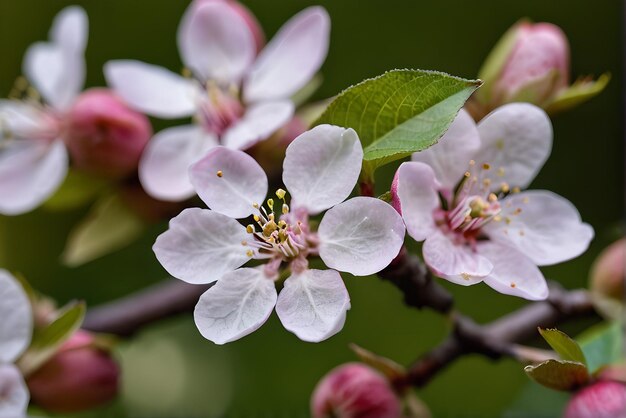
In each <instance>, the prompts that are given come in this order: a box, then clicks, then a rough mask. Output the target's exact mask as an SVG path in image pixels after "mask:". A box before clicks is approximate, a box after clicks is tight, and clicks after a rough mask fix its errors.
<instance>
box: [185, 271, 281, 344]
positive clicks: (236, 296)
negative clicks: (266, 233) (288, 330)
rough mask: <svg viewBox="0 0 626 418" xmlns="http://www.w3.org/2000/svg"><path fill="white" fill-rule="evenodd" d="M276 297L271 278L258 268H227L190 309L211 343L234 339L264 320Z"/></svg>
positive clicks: (270, 311)
mask: <svg viewBox="0 0 626 418" xmlns="http://www.w3.org/2000/svg"><path fill="white" fill-rule="evenodd" d="M276 297H277V295H276V287H275V285H274V281H273V280H271V279H270V278H268V277H266V276H265V274H263V270H262V269H255V268H241V269H237V270H235V271H231V272H230V273H226V274H225V275H224V276H223V277H222V278H221V279H220V281H218V282H217V283H216V284H215V285H214V286H213V287H212V288H210V289H209V290H207V291H206V292H204V294H203V295H202V296H200V300H199V301H198V304H197V305H196V309H195V311H194V319H195V321H196V326H197V327H198V330H200V333H201V334H202V336H203V337H204V338H206V339H207V340H210V341H213V342H214V343H215V344H226V343H228V342H231V341H235V340H238V339H240V338H242V337H245V336H246V335H248V334H250V333H252V332H254V331H256V330H257V329H259V327H260V326H261V325H263V324H264V323H265V321H267V318H269V316H270V314H271V313H272V310H273V309H274V306H276Z"/></svg>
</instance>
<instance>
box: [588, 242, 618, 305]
mask: <svg viewBox="0 0 626 418" xmlns="http://www.w3.org/2000/svg"><path fill="white" fill-rule="evenodd" d="M624 263H626V238H622V239H620V240H619V241H616V242H614V243H613V244H611V245H610V246H609V247H607V248H606V249H605V250H604V251H602V253H601V254H600V256H599V257H598V258H597V259H596V261H595V263H594V264H593V267H592V268H591V290H592V291H593V292H595V293H598V294H601V295H603V296H606V297H608V298H611V299H617V300H619V301H622V300H623V298H624V276H625V274H626V271H625V270H626V266H625V265H624Z"/></svg>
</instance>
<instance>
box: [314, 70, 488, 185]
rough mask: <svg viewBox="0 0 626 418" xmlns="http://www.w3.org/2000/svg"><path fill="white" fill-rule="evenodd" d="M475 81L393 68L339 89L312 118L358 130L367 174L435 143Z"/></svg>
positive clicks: (320, 121) (436, 73) (366, 175)
mask: <svg viewBox="0 0 626 418" xmlns="http://www.w3.org/2000/svg"><path fill="white" fill-rule="evenodd" d="M480 83H481V82H480V81H479V80H466V79H463V78H458V77H453V76H451V75H448V74H445V73H440V72H435V71H423V70H393V71H389V72H387V73H385V74H383V75H381V76H379V77H376V78H372V79H369V80H365V81H363V82H361V83H360V84H357V85H355V86H353V87H350V88H348V89H346V90H344V91H343V92H342V93H340V94H339V95H338V96H337V98H336V99H335V100H333V102H332V103H331V104H330V105H329V106H328V108H327V109H326V111H325V112H324V113H323V114H322V116H321V117H320V118H319V119H318V120H317V122H316V123H315V124H316V125H319V124H323V123H328V124H332V125H338V126H343V127H346V128H353V129H354V130H355V131H356V132H357V133H358V135H359V138H360V139H361V143H362V144H363V149H364V157H363V159H364V164H363V170H364V172H365V177H366V178H367V177H371V176H372V173H373V172H374V171H375V170H376V168H378V167H380V166H382V165H384V164H388V163H390V162H392V161H396V160H399V159H401V158H404V157H407V156H409V155H411V154H412V153H414V152H416V151H421V150H423V149H426V148H428V147H430V146H431V145H433V144H435V143H436V142H437V140H438V139H439V138H440V137H441V136H442V135H443V134H444V133H445V132H446V130H447V129H448V127H449V126H450V124H451V123H452V121H453V120H454V118H455V116H456V114H457V113H458V111H459V110H460V109H461V108H462V107H463V104H464V103H465V101H466V100H467V99H468V98H469V96H470V95H471V94H472V93H473V92H474V91H475V90H476V89H477V88H478V87H479V86H480Z"/></svg>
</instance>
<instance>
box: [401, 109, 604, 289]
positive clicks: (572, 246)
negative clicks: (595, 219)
mask: <svg viewBox="0 0 626 418" xmlns="http://www.w3.org/2000/svg"><path fill="white" fill-rule="evenodd" d="M551 147H552V125H551V123H550V119H549V118H548V116H547V115H546V114H545V112H544V111H543V110H541V109H539V108H538V107H536V106H533V105H530V104H522V103H513V104H509V105H505V106H502V107H500V108H498V109H496V110H495V111H494V112H492V113H491V114H489V115H488V116H487V117H485V118H484V119H483V120H482V121H481V122H480V123H479V124H478V126H476V124H475V123H474V121H473V120H472V118H471V117H470V116H469V115H468V114H467V113H466V112H465V111H461V113H459V115H458V116H457V118H456V120H455V121H454V123H453V124H452V126H451V127H450V129H449V131H448V132H447V133H446V134H445V135H444V137H442V138H441V139H440V141H439V143H438V144H436V145H434V146H433V147H431V148H429V149H427V150H425V151H422V152H419V153H415V154H413V162H407V163H403V164H402V165H401V166H400V168H399V169H398V172H397V174H396V179H395V180H394V186H392V194H393V202H394V206H396V208H397V209H399V210H401V213H402V216H403V218H404V222H405V224H406V227H407V232H408V233H409V235H410V236H411V237H413V238H414V239H415V240H416V241H424V245H423V249H422V251H423V255H424V260H425V262H426V264H427V265H428V266H429V267H430V269H431V270H432V271H433V272H434V273H435V274H436V275H438V276H439V277H442V278H444V279H447V280H449V281H451V282H453V283H457V284H461V285H473V284H476V283H479V282H481V281H484V282H485V283H486V284H487V285H489V286H491V287H492V288H494V289H495V290H497V291H498V292H501V293H505V294H509V295H515V296H520V297H523V298H526V299H532V300H535V299H545V298H546V297H547V296H548V287H547V285H546V281H545V279H544V277H543V275H542V273H541V271H540V270H539V269H538V268H537V266H545V265H551V264H556V263H560V262H562V261H566V260H569V259H571V258H574V257H577V256H578V255H580V254H581V253H583V252H584V251H585V250H586V249H587V247H588V246H589V242H590V241H591V239H592V238H593V229H592V228H591V227H590V226H589V225H588V224H585V223H583V222H582V221H581V219H580V215H579V213H578V211H577V210H576V208H575V207H574V206H573V205H572V204H571V203H570V202H569V201H567V200H565V199H564V198H562V197H560V196H558V195H556V194H554V193H552V192H549V191H544V190H531V191H520V188H525V187H527V186H528V185H529V184H530V182H531V181H532V180H533V179H534V177H535V176H536V174H537V172H538V171H539V170H540V168H541V167H542V165H543V164H544V163H545V161H546V159H547V158H548V156H549V155H550V150H551Z"/></svg>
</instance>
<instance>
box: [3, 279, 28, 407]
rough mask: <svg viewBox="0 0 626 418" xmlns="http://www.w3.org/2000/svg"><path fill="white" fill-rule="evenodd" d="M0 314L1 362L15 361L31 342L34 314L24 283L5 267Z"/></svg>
mask: <svg viewBox="0 0 626 418" xmlns="http://www.w3.org/2000/svg"><path fill="white" fill-rule="evenodd" d="M0 316H1V317H2V321H1V322H0V363H13V362H14V361H15V360H17V358H18V357H19V356H20V355H21V354H22V353H23V352H24V351H25V350H26V348H28V346H29V344H30V339H31V336H32V333H33V314H32V309H31V306H30V301H29V299H28V296H27V295H26V292H25V291H24V289H23V288H22V285H21V284H20V283H19V282H18V281H17V279H15V277H13V276H12V275H11V274H10V273H9V272H8V271H6V270H3V269H0ZM0 393H2V392H0ZM1 404H2V401H0V405H1Z"/></svg>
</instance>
